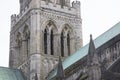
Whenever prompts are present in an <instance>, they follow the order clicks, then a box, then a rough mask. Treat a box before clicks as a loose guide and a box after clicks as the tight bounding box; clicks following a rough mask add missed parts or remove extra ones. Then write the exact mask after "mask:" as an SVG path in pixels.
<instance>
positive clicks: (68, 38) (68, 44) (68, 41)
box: [67, 33, 70, 56]
mask: <svg viewBox="0 0 120 80" xmlns="http://www.w3.org/2000/svg"><path fill="white" fill-rule="evenodd" d="M67 47H68V56H70V35H69V33H68V34H67Z"/></svg>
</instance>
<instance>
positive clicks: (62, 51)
mask: <svg viewBox="0 0 120 80" xmlns="http://www.w3.org/2000/svg"><path fill="white" fill-rule="evenodd" d="M61 56H62V57H64V36H63V32H62V33H61Z"/></svg>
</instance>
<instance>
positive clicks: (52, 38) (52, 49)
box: [50, 30, 54, 55]
mask: <svg viewBox="0 0 120 80" xmlns="http://www.w3.org/2000/svg"><path fill="white" fill-rule="evenodd" d="M50 37H51V38H50V39H51V40H50V41H51V55H54V36H53V30H51V35H50Z"/></svg>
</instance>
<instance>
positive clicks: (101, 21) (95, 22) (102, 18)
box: [0, 0, 120, 66]
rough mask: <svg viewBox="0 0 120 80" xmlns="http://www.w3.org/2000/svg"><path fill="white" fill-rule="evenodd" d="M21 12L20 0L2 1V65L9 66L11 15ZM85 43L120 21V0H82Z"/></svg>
mask: <svg viewBox="0 0 120 80" xmlns="http://www.w3.org/2000/svg"><path fill="white" fill-rule="evenodd" d="M18 13H19V0H1V3H0V28H1V29H0V66H8V62H9V32H10V16H11V14H18ZM81 17H82V28H83V42H84V45H85V44H86V43H88V42H89V35H90V34H92V35H93V38H96V37H97V36H99V35H100V34H102V33H103V32H105V31H106V30H108V29H109V28H111V27H112V26H113V25H115V24H116V23H118V22H119V21H120V0H81Z"/></svg>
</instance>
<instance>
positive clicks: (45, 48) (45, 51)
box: [44, 29, 47, 54]
mask: <svg viewBox="0 0 120 80" xmlns="http://www.w3.org/2000/svg"><path fill="white" fill-rule="evenodd" d="M44 53H45V54H47V30H46V29H45V31H44Z"/></svg>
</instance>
